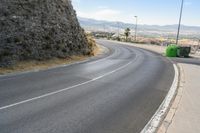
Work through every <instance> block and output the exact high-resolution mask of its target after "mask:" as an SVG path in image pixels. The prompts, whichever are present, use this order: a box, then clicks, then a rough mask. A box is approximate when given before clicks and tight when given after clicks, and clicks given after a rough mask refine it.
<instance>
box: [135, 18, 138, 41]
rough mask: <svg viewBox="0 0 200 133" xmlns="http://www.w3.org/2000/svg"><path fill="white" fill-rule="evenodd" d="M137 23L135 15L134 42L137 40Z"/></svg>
mask: <svg viewBox="0 0 200 133" xmlns="http://www.w3.org/2000/svg"><path fill="white" fill-rule="evenodd" d="M137 24H138V16H135V42H136V41H137Z"/></svg>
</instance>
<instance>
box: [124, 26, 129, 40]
mask: <svg viewBox="0 0 200 133" xmlns="http://www.w3.org/2000/svg"><path fill="white" fill-rule="evenodd" d="M130 34H131V30H130V28H126V29H125V31H124V35H125V37H126V42H127V40H128V37H129V35H130Z"/></svg>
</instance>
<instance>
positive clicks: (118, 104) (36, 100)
mask: <svg viewBox="0 0 200 133" xmlns="http://www.w3.org/2000/svg"><path fill="white" fill-rule="evenodd" d="M97 42H98V43H99V44H102V45H104V46H105V47H107V48H109V49H110V53H109V54H107V55H105V56H104V57H101V58H95V59H92V60H89V61H86V62H83V63H79V64H74V65H70V66H66V67H60V68H54V69H50V70H45V71H40V72H31V73H26V74H19V75H10V76H4V77H0V133H137V132H140V131H141V130H142V128H143V127H144V126H145V125H146V123H147V122H148V121H149V120H150V118H151V117H152V116H153V114H154V113H155V112H156V110H157V109H158V107H159V105H160V104H161V102H162V100H163V99H164V98H165V96H166V95H167V92H168V91H169V88H170V87H171V84H172V82H173V78H174V69H173V65H172V64H171V63H170V61H168V60H167V59H166V58H164V57H162V56H161V55H158V54H156V53H152V52H149V51H145V50H143V49H139V48H135V47H131V46H127V45H121V44H118V43H117V42H109V41H105V40H97Z"/></svg>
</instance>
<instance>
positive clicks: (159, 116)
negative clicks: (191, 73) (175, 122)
mask: <svg viewBox="0 0 200 133" xmlns="http://www.w3.org/2000/svg"><path fill="white" fill-rule="evenodd" d="M173 66H174V70H175V77H174V81H173V83H172V86H171V88H170V90H169V92H168V94H167V96H166V97H165V99H164V101H163V102H162V104H161V105H160V107H159V108H158V110H157V111H156V113H155V114H154V115H153V117H152V118H151V120H150V121H149V122H148V123H147V124H146V126H145V127H144V128H143V130H142V131H141V133H155V132H156V131H157V130H158V128H159V127H160V124H161V123H162V121H163V119H164V117H165V115H166V114H167V112H168V110H169V107H170V105H171V103H172V101H173V99H174V97H175V95H176V92H177V88H178V84H179V75H180V73H179V69H178V67H177V65H176V64H173Z"/></svg>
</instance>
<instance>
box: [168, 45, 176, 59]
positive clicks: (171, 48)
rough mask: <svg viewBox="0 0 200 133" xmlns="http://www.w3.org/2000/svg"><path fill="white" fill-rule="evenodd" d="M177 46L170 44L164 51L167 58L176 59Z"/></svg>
mask: <svg viewBox="0 0 200 133" xmlns="http://www.w3.org/2000/svg"><path fill="white" fill-rule="evenodd" d="M177 50H178V46H177V45H176V44H171V45H169V46H168V47H167V49H166V56H167V57H177Z"/></svg>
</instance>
